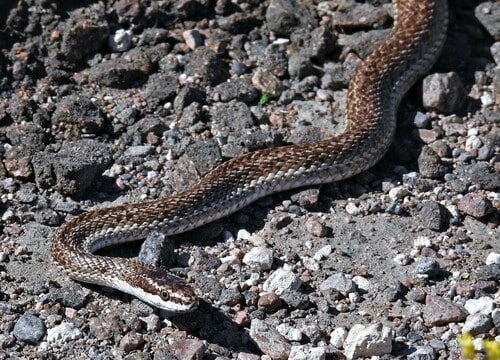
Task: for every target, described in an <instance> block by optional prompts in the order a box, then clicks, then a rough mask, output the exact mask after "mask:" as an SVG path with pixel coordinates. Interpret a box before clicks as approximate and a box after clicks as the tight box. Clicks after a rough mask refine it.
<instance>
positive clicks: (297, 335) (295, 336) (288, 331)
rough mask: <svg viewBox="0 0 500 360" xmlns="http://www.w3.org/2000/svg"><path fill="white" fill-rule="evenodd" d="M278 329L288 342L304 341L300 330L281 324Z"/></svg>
mask: <svg viewBox="0 0 500 360" xmlns="http://www.w3.org/2000/svg"><path fill="white" fill-rule="evenodd" d="M276 329H277V330H278V331H279V333H280V334H281V335H283V336H284V337H285V339H287V340H288V341H302V338H303V334H302V332H301V331H300V330H299V329H297V328H294V327H293V326H290V325H288V324H279V325H278V326H277V327H276Z"/></svg>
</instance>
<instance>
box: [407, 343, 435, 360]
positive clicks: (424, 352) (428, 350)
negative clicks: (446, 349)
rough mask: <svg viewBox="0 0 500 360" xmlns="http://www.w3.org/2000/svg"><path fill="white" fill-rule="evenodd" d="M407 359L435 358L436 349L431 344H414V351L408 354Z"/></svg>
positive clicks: (424, 359) (425, 359) (426, 359)
mask: <svg viewBox="0 0 500 360" xmlns="http://www.w3.org/2000/svg"><path fill="white" fill-rule="evenodd" d="M407 359H408V360H435V359H436V350H434V348H433V347H432V346H428V345H426V346H416V347H415V351H414V352H412V353H411V354H409V355H408V358H407Z"/></svg>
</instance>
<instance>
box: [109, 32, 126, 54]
mask: <svg viewBox="0 0 500 360" xmlns="http://www.w3.org/2000/svg"><path fill="white" fill-rule="evenodd" d="M108 45H109V47H110V48H111V50H112V51H113V52H124V51H127V50H129V49H130V47H131V46H132V31H130V30H124V29H118V30H116V32H115V34H114V35H111V36H110V37H109V38H108Z"/></svg>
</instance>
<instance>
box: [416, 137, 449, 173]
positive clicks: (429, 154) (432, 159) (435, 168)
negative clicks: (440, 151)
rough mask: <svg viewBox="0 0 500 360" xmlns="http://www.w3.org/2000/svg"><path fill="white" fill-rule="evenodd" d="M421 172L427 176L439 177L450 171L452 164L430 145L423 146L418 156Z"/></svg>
mask: <svg viewBox="0 0 500 360" xmlns="http://www.w3.org/2000/svg"><path fill="white" fill-rule="evenodd" d="M418 168H419V169H420V173H421V174H422V175H423V176H424V177H427V178H431V179H439V178H442V177H443V176H444V175H445V174H447V173H448V172H449V171H450V166H449V165H448V164H447V163H445V162H443V161H442V160H441V158H440V157H439V155H437V154H436V152H435V151H434V150H432V148H431V147H430V146H428V145H426V146H424V147H423V148H422V151H421V152H420V155H419V157H418Z"/></svg>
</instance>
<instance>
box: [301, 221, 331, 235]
mask: <svg viewBox="0 0 500 360" xmlns="http://www.w3.org/2000/svg"><path fill="white" fill-rule="evenodd" d="M306 230H307V232H308V233H309V234H311V235H313V236H316V237H323V236H325V235H326V232H327V227H326V226H325V225H324V224H322V223H321V222H320V221H319V220H318V218H316V217H310V218H309V219H307V221H306Z"/></svg>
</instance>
